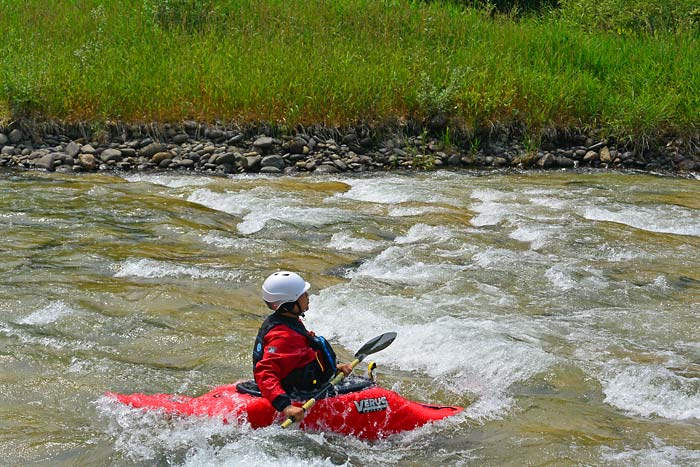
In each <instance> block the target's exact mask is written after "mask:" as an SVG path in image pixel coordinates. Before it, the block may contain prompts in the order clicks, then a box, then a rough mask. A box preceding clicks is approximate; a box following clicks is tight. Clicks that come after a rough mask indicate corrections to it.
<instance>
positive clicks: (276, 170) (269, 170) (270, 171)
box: [260, 165, 282, 174]
mask: <svg viewBox="0 0 700 467" xmlns="http://www.w3.org/2000/svg"><path fill="white" fill-rule="evenodd" d="M260 173H261V174H281V173H282V171H281V170H280V169H279V168H278V167H274V166H272V165H268V166H266V167H263V168H262V169H260Z"/></svg>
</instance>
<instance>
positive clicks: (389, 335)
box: [280, 332, 396, 428]
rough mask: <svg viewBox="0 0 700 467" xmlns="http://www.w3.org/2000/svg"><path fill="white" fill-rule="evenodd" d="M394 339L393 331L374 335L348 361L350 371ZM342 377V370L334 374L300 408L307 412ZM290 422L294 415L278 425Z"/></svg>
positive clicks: (285, 425)
mask: <svg viewBox="0 0 700 467" xmlns="http://www.w3.org/2000/svg"><path fill="white" fill-rule="evenodd" d="M394 339H396V333H395V332H386V333H384V334H382V335H380V336H377V337H375V338H374V339H372V340H370V341H368V342H367V343H366V344H365V345H363V346H362V348H360V350H358V351H357V352H356V353H355V360H353V361H352V362H350V371H352V370H354V369H355V367H356V366H357V365H358V364H359V363H360V362H361V361H362V360H364V359H365V357H366V356H367V355H371V354H373V353H376V352H379V351H380V350H384V349H386V348H387V347H389V345H390V344H391V343H392V342H394ZM343 378H345V373H343V372H342V371H341V372H340V373H338V374H337V375H335V377H334V378H333V379H332V380H330V381H329V382H328V383H327V384H326V385H325V386H324V387H323V389H321V390H320V391H318V392H317V393H316V394H314V397H312V398H311V399H309V400H308V401H306V402H305V403H304V405H302V406H301V408H302V409H304V412H308V411H309V410H310V409H311V407H313V406H314V404H316V400H317V399H318V398H319V397H321V396H323V394H325V393H326V392H327V391H328V390H329V389H330V388H331V387H332V386H335V385H336V384H338V383H340V382H341V381H342V380H343ZM292 423H294V417H289V418H287V419H286V420H285V421H284V422H282V424H281V425H280V426H281V427H282V428H287V427H289V426H290V425H291V424H292Z"/></svg>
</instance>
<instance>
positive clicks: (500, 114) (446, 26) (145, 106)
mask: <svg viewBox="0 0 700 467" xmlns="http://www.w3.org/2000/svg"><path fill="white" fill-rule="evenodd" d="M567 1H569V2H574V1H581V2H582V1H583V0H567ZM613 1H618V0H599V2H600V3H601V4H605V3H606V2H613ZM620 1H621V0H620ZM640 1H641V0H640ZM651 1H652V0H648V3H649V2H651ZM669 1H670V3H669V4H673V5H676V4H680V3H678V2H680V1H686V0H669ZM0 2H2V5H3V8H2V14H0V113H2V114H4V115H7V113H8V112H9V113H11V114H12V115H11V116H10V118H16V117H17V116H21V115H25V114H32V115H39V116H41V117H44V118H48V119H57V120H72V121H75V120H88V121H100V120H102V121H103V120H127V121H160V122H164V123H165V122H172V121H182V120H184V119H198V120H206V121H213V120H217V119H218V120H229V121H231V120H233V121H236V122H237V123H240V124H246V123H249V122H260V121H268V122H270V123H273V124H285V125H287V126H290V127H291V126H294V125H296V124H304V125H308V124H315V123H324V124H327V125H346V124H350V125H352V124H355V123H357V122H358V121H365V122H382V121H397V120H403V121H405V120H407V119H416V120H422V121H425V120H426V117H428V118H432V116H433V115H437V114H440V113H442V114H444V115H446V116H447V117H448V118H446V119H445V122H446V123H447V124H449V125H450V126H451V128H450V130H449V131H445V132H444V133H443V132H442V131H440V130H438V131H440V136H441V138H442V139H443V143H444V144H445V145H446V146H448V147H449V146H450V145H451V144H453V141H452V140H454V139H456V135H457V134H458V133H457V132H455V131H454V130H455V128H460V132H461V130H463V129H479V128H488V127H490V126H491V125H497V124H506V125H508V124H511V123H516V124H518V125H521V126H522V127H524V128H526V129H527V130H528V131H532V132H535V133H536V132H538V131H540V130H542V129H544V128H552V127H557V128H562V127H566V128H570V127H572V126H578V127H587V128H597V129H603V130H605V131H607V132H608V133H614V134H616V135H617V136H619V137H625V136H627V135H638V134H651V133H659V132H674V133H677V134H679V135H688V134H696V133H697V131H698V130H699V129H700V114H699V113H698V111H697V109H698V108H700V74H699V73H698V71H697V70H698V65H697V64H698V63H700V36H698V34H697V33H696V32H689V31H687V30H685V29H683V30H680V29H679V28H676V29H673V32H671V31H668V32H665V31H663V30H659V28H655V29H654V34H647V33H645V32H644V31H640V32H636V33H634V34H622V35H620V34H615V33H609V32H605V31H601V30H599V29H596V28H594V27H592V26H591V25H592V23H591V22H590V20H585V19H579V22H578V23H576V24H572V20H570V19H566V18H565V17H563V16H562V15H559V14H546V15H540V16H536V17H533V16H527V15H525V16H523V17H519V18H518V19H517V21H516V20H512V19H510V18H509V17H507V16H496V17H490V16H488V15H486V14H484V12H483V11H480V10H475V9H472V8H465V7H463V6H462V5H459V4H456V3H454V2H448V1H437V0H435V1H432V2H424V1H416V0H391V1H377V0H344V1H342V2H335V1H333V2H331V1H328V0H299V1H295V2H289V1H283V0H216V1H214V0H187V1H185V0H80V1H76V0H53V1H51V2H46V1H44V0H25V1H23V2H17V1H9V0H5V1H4V0H0ZM571 5H574V3H569V4H568V7H571ZM581 5H582V4H581ZM601 8H602V7H601ZM627 9H628V10H629V8H627ZM601 11H603V10H601ZM605 11H607V10H605ZM562 14H563V13H562ZM571 14H573V13H571ZM581 16H583V13H581ZM691 16H692V15H691ZM584 25H586V26H585V27H582V26H584ZM65 31H80V33H79V34H78V33H76V34H66V32H65ZM436 128H441V127H439V126H437V125H436Z"/></svg>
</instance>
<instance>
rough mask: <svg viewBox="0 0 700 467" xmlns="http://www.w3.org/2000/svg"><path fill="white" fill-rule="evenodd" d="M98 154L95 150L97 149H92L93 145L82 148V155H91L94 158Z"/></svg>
mask: <svg viewBox="0 0 700 467" xmlns="http://www.w3.org/2000/svg"><path fill="white" fill-rule="evenodd" d="M96 152H97V151H96V150H95V148H93V147H92V145H91V144H86V145H85V146H82V147H81V148H80V153H81V154H91V155H93V156H94V155H95V153H96Z"/></svg>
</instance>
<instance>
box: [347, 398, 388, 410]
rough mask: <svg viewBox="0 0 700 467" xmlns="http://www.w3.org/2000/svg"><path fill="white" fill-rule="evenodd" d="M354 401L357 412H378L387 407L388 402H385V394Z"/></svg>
mask: <svg viewBox="0 0 700 467" xmlns="http://www.w3.org/2000/svg"><path fill="white" fill-rule="evenodd" d="M354 403H355V408H356V409H357V411H358V412H359V413H369V412H379V411H381V410H386V409H387V408H388V407H389V402H387V400H386V397H385V396H381V397H372V398H369V399H360V400H359V401H354Z"/></svg>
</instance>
